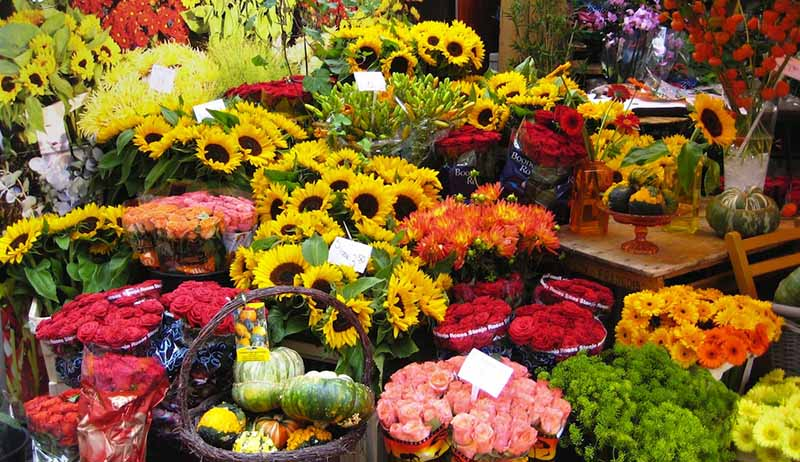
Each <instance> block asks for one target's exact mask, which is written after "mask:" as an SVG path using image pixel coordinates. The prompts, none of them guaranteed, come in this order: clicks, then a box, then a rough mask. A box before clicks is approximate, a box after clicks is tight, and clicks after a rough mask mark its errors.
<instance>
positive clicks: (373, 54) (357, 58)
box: [347, 35, 381, 72]
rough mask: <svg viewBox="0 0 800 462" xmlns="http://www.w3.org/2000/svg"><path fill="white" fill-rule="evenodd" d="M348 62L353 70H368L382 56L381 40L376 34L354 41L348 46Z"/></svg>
mask: <svg viewBox="0 0 800 462" xmlns="http://www.w3.org/2000/svg"><path fill="white" fill-rule="evenodd" d="M347 50H348V55H349V56H348V58H347V62H348V63H349V64H350V70H351V71H352V72H359V71H367V70H369V68H370V67H371V66H372V65H374V64H375V63H377V62H378V59H380V57H381V40H380V37H378V36H375V35H367V36H363V37H361V38H359V39H358V40H356V41H355V42H353V43H352V44H351V45H350V46H349V47H348V48H347Z"/></svg>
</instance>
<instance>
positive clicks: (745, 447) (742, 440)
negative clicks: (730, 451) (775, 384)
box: [731, 421, 756, 452]
mask: <svg viewBox="0 0 800 462" xmlns="http://www.w3.org/2000/svg"><path fill="white" fill-rule="evenodd" d="M731 437H732V439H733V442H734V443H735V444H736V448H737V449H739V450H740V451H742V452H753V451H755V450H756V440H755V438H753V425H752V424H750V423H748V422H746V421H745V422H741V421H740V422H736V425H734V427H733V431H732V432H731Z"/></svg>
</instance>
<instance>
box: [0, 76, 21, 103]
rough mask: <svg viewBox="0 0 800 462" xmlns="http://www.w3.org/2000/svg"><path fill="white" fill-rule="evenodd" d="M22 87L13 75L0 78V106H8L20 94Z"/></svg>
mask: <svg viewBox="0 0 800 462" xmlns="http://www.w3.org/2000/svg"><path fill="white" fill-rule="evenodd" d="M19 90H20V85H19V84H18V83H17V80H16V79H15V78H14V76H13V75H4V76H1V77H0V104H8V103H10V102H12V101H14V99H15V98H16V97H17V95H18V94H19Z"/></svg>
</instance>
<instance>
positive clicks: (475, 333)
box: [433, 296, 511, 353]
mask: <svg viewBox="0 0 800 462" xmlns="http://www.w3.org/2000/svg"><path fill="white" fill-rule="evenodd" d="M510 320H511V307H510V306H509V305H508V303H506V302H504V301H503V300H499V299H497V298H493V297H486V296H484V297H478V298H475V299H474V300H472V301H470V302H467V303H453V304H451V305H450V306H449V307H447V313H446V314H445V317H444V321H442V322H441V323H439V325H437V326H436V327H435V328H434V329H433V336H434V340H435V341H436V344H437V345H439V346H441V347H443V348H447V349H448V350H453V351H457V352H459V353H467V352H469V351H470V350H472V349H473V348H482V347H485V346H488V345H491V344H492V342H494V341H495V340H498V339H500V338H502V337H503V336H504V335H505V333H506V330H507V329H508V323H509V321H510Z"/></svg>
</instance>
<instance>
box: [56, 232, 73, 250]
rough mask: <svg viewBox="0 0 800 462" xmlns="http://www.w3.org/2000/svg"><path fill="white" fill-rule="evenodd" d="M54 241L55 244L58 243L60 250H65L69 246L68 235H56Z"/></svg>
mask: <svg viewBox="0 0 800 462" xmlns="http://www.w3.org/2000/svg"><path fill="white" fill-rule="evenodd" d="M55 241H56V244H58V248H60V249H61V250H67V249H68V248H69V241H70V239H69V236H67V235H63V234H62V235H61V236H56V238H55Z"/></svg>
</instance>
